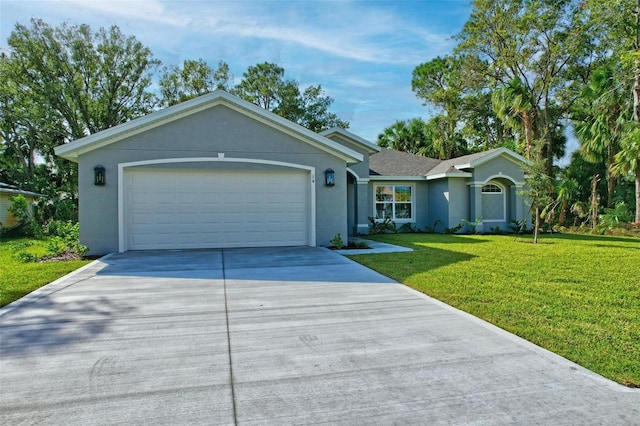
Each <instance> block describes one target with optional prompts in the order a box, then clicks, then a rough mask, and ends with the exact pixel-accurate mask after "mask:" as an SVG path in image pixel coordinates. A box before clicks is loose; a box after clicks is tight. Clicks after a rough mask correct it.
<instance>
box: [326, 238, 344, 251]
mask: <svg viewBox="0 0 640 426" xmlns="http://www.w3.org/2000/svg"><path fill="white" fill-rule="evenodd" d="M329 242H330V243H331V246H333V247H335V248H337V249H338V250H342V249H343V248H344V241H342V236H340V234H338V235H336V236H335V237H333V238H332V239H330V240H329Z"/></svg>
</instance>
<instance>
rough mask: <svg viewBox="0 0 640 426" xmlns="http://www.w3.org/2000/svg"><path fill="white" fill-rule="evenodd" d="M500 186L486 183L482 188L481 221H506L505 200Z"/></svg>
mask: <svg viewBox="0 0 640 426" xmlns="http://www.w3.org/2000/svg"><path fill="white" fill-rule="evenodd" d="M504 192H505V191H504V189H503V187H502V185H499V184H497V183H487V184H486V185H484V186H483V187H482V220H483V221H485V222H504V221H506V217H505V216H506V199H505V193H504Z"/></svg>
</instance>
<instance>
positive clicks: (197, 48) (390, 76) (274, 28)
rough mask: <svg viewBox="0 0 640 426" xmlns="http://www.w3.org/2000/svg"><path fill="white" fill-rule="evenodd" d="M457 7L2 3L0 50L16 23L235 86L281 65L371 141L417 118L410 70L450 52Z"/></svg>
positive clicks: (460, 18) (153, 0)
mask: <svg viewBox="0 0 640 426" xmlns="http://www.w3.org/2000/svg"><path fill="white" fill-rule="evenodd" d="M470 11H471V6H470V4H469V2H468V1H467V0H396V1H386V0H375V1H373V0H370V1H338V0H324V1H294V2H292V1H282V0H269V1H257V2H256V1H243V0H237V1H218V0H210V1H205V0H187V1H184V0H182V1H179V0H141V1H132V0H129V1H119V0H109V1H102V0H48V1H37V0H2V2H1V3H0V25H1V26H0V43H1V45H0V46H1V47H2V48H3V49H4V48H6V47H7V44H6V43H7V38H8V36H9V34H10V33H11V31H12V30H13V28H14V26H15V24H16V22H20V23H23V24H27V25H28V23H29V20H30V19H31V17H36V18H41V19H43V20H44V21H45V22H47V23H49V24H51V25H59V24H60V23H62V22H64V21H69V22H70V23H86V24H89V25H90V26H91V27H92V28H93V29H96V30H97V29H98V28H99V27H107V26H110V25H112V24H116V25H118V27H120V29H121V30H122V32H123V33H124V34H127V35H134V36H135V37H136V38H138V40H140V41H141V42H142V43H143V44H145V45H146V46H148V47H149V48H150V49H151V50H152V51H153V53H154V55H155V56H156V57H157V58H158V59H160V60H161V61H162V63H163V64H164V65H178V64H180V63H182V61H183V60H185V59H198V58H202V59H204V60H206V61H207V62H208V63H209V64H210V65H212V66H213V65H216V64H217V63H218V61H220V60H223V61H225V62H227V63H228V64H229V66H230V68H231V71H232V73H233V75H234V76H235V79H236V81H237V80H239V79H240V77H241V76H242V73H243V72H244V71H245V70H246V69H247V67H248V66H249V65H254V64H256V63H260V62H264V61H268V62H275V63H278V64H279V65H281V66H282V67H284V69H285V72H286V78H289V79H295V80H298V81H299V82H300V85H301V87H303V88H304V87H306V86H308V85H312V84H321V85H322V87H323V88H324V89H325V90H326V92H327V94H328V95H329V96H331V97H332V98H333V99H334V101H335V102H334V105H333V107H332V111H333V112H335V113H337V114H338V115H339V116H340V117H341V118H342V119H345V120H348V121H349V122H350V123H351V127H350V130H351V131H352V132H354V133H356V134H359V135H360V136H362V137H364V138H366V139H369V140H371V141H375V140H376V138H377V135H378V133H380V132H381V131H382V130H383V129H384V128H385V127H387V126H389V125H391V124H392V123H393V122H394V121H395V120H397V119H408V118H412V117H417V116H423V117H425V116H427V115H428V114H429V110H428V108H427V107H425V106H423V105H422V103H421V102H420V101H419V100H418V99H416V97H415V96H414V94H413V92H412V91H411V72H412V71H413V69H414V68H415V66H416V65H418V64H420V63H422V62H426V61H429V60H430V59H432V58H434V57H436V56H438V55H445V54H447V53H449V52H450V51H451V49H452V48H453V46H454V44H455V43H454V41H453V40H452V39H451V36H453V35H455V34H456V33H457V32H459V31H460V30H461V28H462V26H463V24H464V23H465V22H466V20H467V19H468V17H469V13H470Z"/></svg>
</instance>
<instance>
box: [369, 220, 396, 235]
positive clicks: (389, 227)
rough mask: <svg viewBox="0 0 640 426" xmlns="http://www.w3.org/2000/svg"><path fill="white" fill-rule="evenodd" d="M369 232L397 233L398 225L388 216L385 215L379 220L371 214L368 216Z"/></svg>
mask: <svg viewBox="0 0 640 426" xmlns="http://www.w3.org/2000/svg"><path fill="white" fill-rule="evenodd" d="M369 224H370V227H369V234H387V233H389V232H393V233H394V234H397V233H398V227H397V226H396V223H395V222H394V221H393V220H391V218H390V217H389V216H387V217H385V218H384V219H383V220H382V221H379V220H378V219H376V218H375V217H373V216H369Z"/></svg>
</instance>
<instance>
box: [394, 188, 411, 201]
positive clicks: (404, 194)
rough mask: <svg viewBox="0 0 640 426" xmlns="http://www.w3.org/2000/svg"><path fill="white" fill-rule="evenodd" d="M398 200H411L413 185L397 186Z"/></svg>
mask: <svg viewBox="0 0 640 426" xmlns="http://www.w3.org/2000/svg"><path fill="white" fill-rule="evenodd" d="M396 201H411V187H410V186H396Z"/></svg>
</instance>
